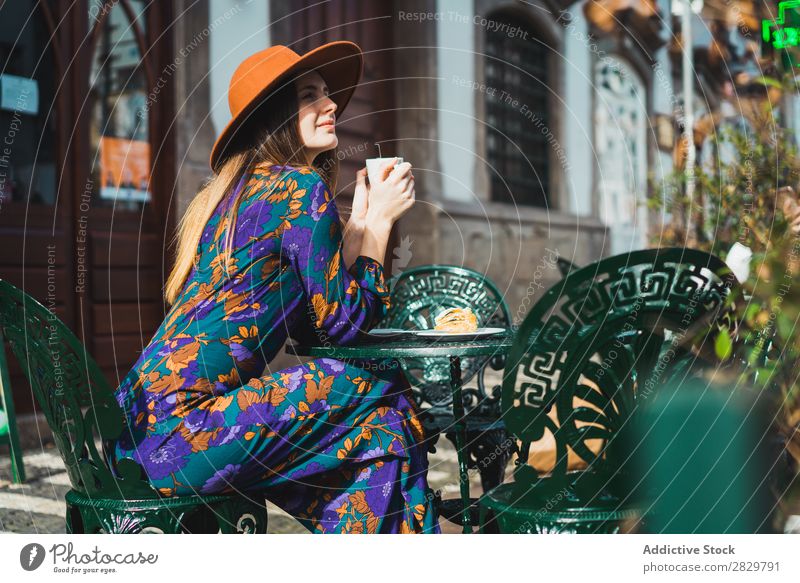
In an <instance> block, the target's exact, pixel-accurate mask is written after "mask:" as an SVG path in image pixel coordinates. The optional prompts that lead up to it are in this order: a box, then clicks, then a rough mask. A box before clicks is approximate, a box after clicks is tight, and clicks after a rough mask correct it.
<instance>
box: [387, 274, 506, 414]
mask: <svg viewBox="0 0 800 583" xmlns="http://www.w3.org/2000/svg"><path fill="white" fill-rule="evenodd" d="M389 286H390V289H391V294H392V303H391V307H390V308H389V312H388V313H387V315H386V317H385V318H384V320H383V322H382V323H381V326H383V327H387V328H404V329H413V330H425V329H429V328H433V321H432V318H433V316H434V315H435V312H436V310H438V309H439V308H470V309H471V310H472V311H473V312H474V313H475V315H476V316H477V319H478V326H481V327H494V326H496V327H499V328H509V327H510V323H511V316H510V313H509V310H508V306H507V304H506V302H505V300H504V299H503V295H502V294H501V293H500V291H499V290H498V289H497V286H495V284H494V283H492V281H491V280H490V279H489V278H488V277H486V276H485V275H483V274H482V273H479V272H477V271H475V270H472V269H469V268H466V267H458V266H455V265H424V266H420V267H415V268H413V269H409V270H407V271H404V272H403V273H401V274H400V275H398V276H396V277H394V278H392V280H391V281H390V282H389ZM487 360H488V358H465V359H462V361H461V369H462V373H461V375H462V381H463V382H464V383H465V384H466V383H467V382H469V381H470V380H471V379H472V378H473V377H474V376H475V375H476V374H479V373H481V371H482V369H483V366H484V365H485V364H486V362H487ZM402 366H403V369H404V371H405V372H406V376H407V377H408V379H409V381H410V382H411V384H412V385H413V387H414V390H415V393H416V394H417V397H418V401H419V402H420V403H428V404H430V405H431V406H433V407H439V408H441V409H442V410H445V409H447V408H449V406H450V403H451V393H450V390H449V379H450V368H449V366H450V365H449V362H448V359H446V358H418V359H404V360H403V362H402ZM501 366H502V365H501ZM498 397H499V396H498ZM478 400H481V399H480V398H478ZM496 401H497V413H499V398H497V399H496Z"/></svg>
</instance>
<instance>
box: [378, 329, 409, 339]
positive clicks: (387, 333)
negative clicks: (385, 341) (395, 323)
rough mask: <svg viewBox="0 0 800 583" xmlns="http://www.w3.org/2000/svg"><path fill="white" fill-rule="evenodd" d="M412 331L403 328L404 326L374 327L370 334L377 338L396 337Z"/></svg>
mask: <svg viewBox="0 0 800 583" xmlns="http://www.w3.org/2000/svg"><path fill="white" fill-rule="evenodd" d="M410 332H411V330H403V329H402V328H373V329H372V330H370V331H369V332H368V334H369V335H370V336H375V337H376V338H394V337H397V336H404V335H406V334H409V333H410Z"/></svg>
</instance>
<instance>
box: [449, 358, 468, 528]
mask: <svg viewBox="0 0 800 583" xmlns="http://www.w3.org/2000/svg"><path fill="white" fill-rule="evenodd" d="M450 390H451V391H452V395H453V416H454V417H455V428H454V429H455V431H454V433H455V436H456V454H457V455H458V481H459V486H460V488H461V503H462V505H463V509H462V511H461V524H462V528H463V530H462V532H463V533H464V534H468V533H471V532H472V519H471V517H470V511H469V507H470V497H469V471H468V468H467V451H466V445H467V426H466V422H465V420H464V401H463V398H462V396H461V358H460V357H458V356H451V357H450Z"/></svg>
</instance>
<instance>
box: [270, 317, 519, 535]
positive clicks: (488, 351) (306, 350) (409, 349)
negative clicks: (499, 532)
mask: <svg viewBox="0 0 800 583" xmlns="http://www.w3.org/2000/svg"><path fill="white" fill-rule="evenodd" d="M512 340H513V334H512V333H511V332H510V331H509V332H507V333H505V334H496V335H494V336H486V337H484V338H478V339H474V340H469V341H448V340H443V339H440V338H437V339H434V338H424V337H413V338H403V339H401V340H385V341H377V342H371V341H370V342H364V343H359V344H354V345H352V346H335V345H331V344H328V345H325V346H306V345H299V344H289V345H287V347H286V351H287V352H288V353H290V354H294V355H297V356H313V357H315V358H335V359H338V360H347V359H357V360H372V359H382V358H395V359H403V358H422V357H425V358H431V357H434V358H436V357H441V358H447V359H449V360H450V388H451V390H452V392H453V417H454V418H455V426H454V433H455V436H456V454H457V456H458V471H459V479H458V481H459V487H460V491H461V504H462V510H461V520H462V523H461V524H462V527H463V532H464V533H471V532H472V517H471V516H470V502H471V501H470V496H469V474H468V469H467V452H466V441H467V433H466V422H465V419H464V402H463V400H462V392H461V389H462V380H461V359H462V358H469V357H475V356H488V357H491V356H498V355H505V354H506V353H507V352H508V351H509V349H510V348H511V343H512Z"/></svg>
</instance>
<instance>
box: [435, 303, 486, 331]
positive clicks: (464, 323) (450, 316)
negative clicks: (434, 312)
mask: <svg viewBox="0 0 800 583" xmlns="http://www.w3.org/2000/svg"><path fill="white" fill-rule="evenodd" d="M433 323H434V328H433V329H434V330H438V331H440V332H452V333H465V332H475V331H476V330H477V329H478V318H477V316H475V314H474V313H473V312H472V310H470V309H469V308H449V309H447V310H445V311H444V312H442V313H441V314H439V315H438V316H436V318H434V321H433Z"/></svg>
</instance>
